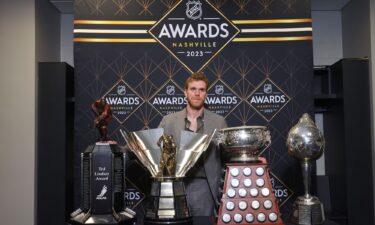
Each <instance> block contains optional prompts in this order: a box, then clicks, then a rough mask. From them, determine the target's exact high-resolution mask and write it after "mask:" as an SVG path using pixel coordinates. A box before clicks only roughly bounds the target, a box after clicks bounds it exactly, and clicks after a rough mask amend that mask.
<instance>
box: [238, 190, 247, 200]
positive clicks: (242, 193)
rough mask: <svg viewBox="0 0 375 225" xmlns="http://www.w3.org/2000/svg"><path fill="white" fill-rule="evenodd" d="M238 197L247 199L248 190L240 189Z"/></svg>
mask: <svg viewBox="0 0 375 225" xmlns="http://www.w3.org/2000/svg"><path fill="white" fill-rule="evenodd" d="M238 195H239V196H240V197H242V198H244V197H246V195H247V191H246V189H245V188H240V189H239V190H238Z"/></svg>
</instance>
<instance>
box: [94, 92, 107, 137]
mask: <svg viewBox="0 0 375 225" xmlns="http://www.w3.org/2000/svg"><path fill="white" fill-rule="evenodd" d="M91 109H92V111H93V112H94V113H95V116H96V118H95V120H94V125H95V127H96V128H98V130H99V133H100V140H101V141H107V140H108V139H107V134H108V128H107V127H108V123H109V121H110V120H111V118H112V112H111V105H109V104H108V103H107V102H106V101H105V99H104V98H101V99H98V100H96V101H95V102H94V103H92V104H91Z"/></svg>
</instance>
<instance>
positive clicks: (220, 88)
mask: <svg viewBox="0 0 375 225" xmlns="http://www.w3.org/2000/svg"><path fill="white" fill-rule="evenodd" d="M215 93H216V94H218V95H222V94H223V93H224V86H223V85H216V86H215Z"/></svg>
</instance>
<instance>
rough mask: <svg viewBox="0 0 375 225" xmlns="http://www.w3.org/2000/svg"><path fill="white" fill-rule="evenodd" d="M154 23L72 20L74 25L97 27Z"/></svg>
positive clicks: (151, 23)
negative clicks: (92, 25)
mask: <svg viewBox="0 0 375 225" xmlns="http://www.w3.org/2000/svg"><path fill="white" fill-rule="evenodd" d="M155 23H156V21H153V20H150V21H129V20H74V24H98V25H153V24H155Z"/></svg>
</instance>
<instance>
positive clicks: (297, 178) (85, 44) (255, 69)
mask: <svg viewBox="0 0 375 225" xmlns="http://www.w3.org/2000/svg"><path fill="white" fill-rule="evenodd" d="M74 61H75V62H74V64H75V88H76V107H75V109H76V112H75V118H76V121H75V174H76V177H75V190H76V192H75V193H76V194H75V202H76V204H79V190H80V189H79V188H80V181H79V179H80V154H81V152H82V151H83V150H84V149H85V148H86V147H87V145H89V144H92V143H94V142H95V140H96V138H97V132H96V130H95V129H94V128H93V119H94V115H93V113H92V112H91V110H90V105H91V103H92V102H93V101H95V100H96V99H98V98H101V97H104V98H105V99H106V101H107V102H108V103H110V104H111V105H112V109H113V117H114V118H113V120H112V123H111V124H110V127H109V134H110V137H111V138H112V139H114V140H116V141H118V142H119V143H120V144H124V141H123V139H122V137H121V135H120V133H119V129H123V130H125V131H137V130H141V129H147V128H156V127H157V125H158V124H159V122H160V120H161V118H162V116H163V115H165V114H168V113H171V112H175V111H177V110H180V109H182V108H183V107H184V106H185V104H186V102H185V99H184V96H183V88H184V81H185V79H186V78H187V77H188V76H189V75H190V74H191V73H192V72H195V71H199V70H202V71H204V73H205V74H206V75H207V77H208V78H209V81H210V86H209V89H208V98H207V101H206V103H207V107H208V108H209V109H210V110H212V111H214V112H216V113H218V114H221V115H223V116H224V117H225V118H226V120H227V123H228V125H229V126H240V125H266V126H268V128H269V130H270V131H271V136H272V145H271V146H270V147H268V148H267V149H265V150H264V151H263V152H262V153H261V155H262V156H264V157H266V158H267V160H268V163H269V166H270V169H271V181H272V183H273V187H274V189H275V194H276V197H277V198H278V200H279V206H280V209H281V211H282V213H283V214H284V220H288V218H289V217H290V213H291V204H292V202H293V200H294V199H295V197H296V196H297V195H300V194H302V179H301V174H300V167H299V165H298V164H297V163H296V162H295V160H293V159H292V158H290V157H289V156H288V155H287V150H286V146H285V140H286V136H287V133H288V131H289V129H290V128H291V127H292V126H293V125H294V124H295V123H297V121H298V119H299V118H300V116H301V115H302V114H303V113H304V112H308V113H311V112H312V109H313V96H312V75H313V62H312V28H311V12H310V0H298V1H297V0H210V1H206V0H200V1H199V0H197V1H187V0H182V1H179V0H161V1H155V0H76V1H75V20H74ZM148 180H149V175H148V174H147V173H145V172H144V170H143V168H142V167H141V166H140V165H139V164H138V162H137V161H132V162H131V163H129V164H128V169H127V181H128V188H127V192H126V193H125V196H124V197H125V198H126V199H127V200H128V205H129V207H132V208H134V209H135V210H136V211H137V212H139V213H140V214H142V213H143V204H142V203H143V199H144V197H145V195H146V194H147V193H148Z"/></svg>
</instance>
